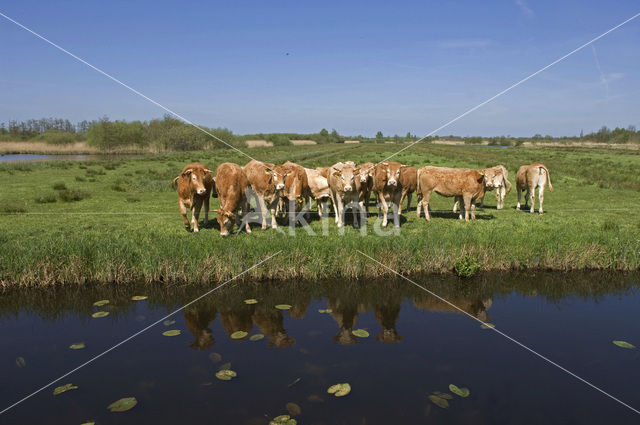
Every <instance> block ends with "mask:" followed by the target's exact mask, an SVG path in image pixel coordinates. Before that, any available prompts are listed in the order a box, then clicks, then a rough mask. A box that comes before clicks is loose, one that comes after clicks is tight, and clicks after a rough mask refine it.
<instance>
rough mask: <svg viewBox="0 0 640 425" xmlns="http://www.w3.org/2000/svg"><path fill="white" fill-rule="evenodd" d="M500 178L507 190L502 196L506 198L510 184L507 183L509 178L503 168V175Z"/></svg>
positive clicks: (509, 190)
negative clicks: (502, 178)
mask: <svg viewBox="0 0 640 425" xmlns="http://www.w3.org/2000/svg"><path fill="white" fill-rule="evenodd" d="M502 176H503V177H504V185H505V186H506V188H507V192H506V193H505V194H504V196H507V195H508V194H509V192H511V182H510V181H509V177H507V176H508V174H507V170H506V169H505V168H504V167H503V173H502Z"/></svg>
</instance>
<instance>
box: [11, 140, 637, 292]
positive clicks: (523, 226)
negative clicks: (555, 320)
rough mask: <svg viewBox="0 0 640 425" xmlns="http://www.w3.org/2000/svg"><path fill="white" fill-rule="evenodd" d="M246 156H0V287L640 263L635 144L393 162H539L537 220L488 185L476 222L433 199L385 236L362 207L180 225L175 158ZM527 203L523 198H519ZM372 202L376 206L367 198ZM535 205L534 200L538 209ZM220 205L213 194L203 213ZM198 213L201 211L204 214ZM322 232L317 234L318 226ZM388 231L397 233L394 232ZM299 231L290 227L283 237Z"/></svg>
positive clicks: (384, 148)
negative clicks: (362, 214)
mask: <svg viewBox="0 0 640 425" xmlns="http://www.w3.org/2000/svg"><path fill="white" fill-rule="evenodd" d="M398 149H399V147H398V145H380V144H378V145H373V144H370V145H341V144H330V145H316V146H295V147H280V146H276V147H273V148H255V149H251V150H250V151H249V154H251V155H252V156H253V157H255V158H256V159H259V160H264V161H269V162H275V163H280V162H284V161H286V160H292V161H294V162H297V163H299V164H301V165H304V166H307V167H316V166H323V165H331V164H333V163H335V162H337V161H340V160H353V161H356V162H366V161H374V162H376V161H379V160H382V159H384V158H385V157H387V156H388V155H390V154H392V153H393V152H395V151H397V150H398ZM196 160H197V161H200V162H203V163H205V164H206V165H207V166H208V167H209V168H211V169H215V167H217V165H219V164H220V163H221V162H224V161H231V162H236V163H239V164H241V165H243V164H245V163H246V162H248V161H249V159H248V158H246V157H244V156H242V155H241V154H239V153H237V152H234V151H232V150H227V149H216V150H209V151H196V152H175V153H165V154H155V155H151V154H149V155H142V156H122V157H120V158H117V159H108V160H97V159H96V160H87V161H48V162H32V163H3V164H0V178H2V181H3V184H2V186H0V284H1V285H2V286H4V287H14V286H40V285H54V284H65V285H76V284H82V283H112V282H114V283H122V284H124V283H140V282H163V283H166V284H172V283H194V284H195V283H201V284H208V283H212V282H221V281H224V280H226V279H229V278H231V277H233V276H235V275H236V274H238V273H240V272H241V271H243V270H244V269H246V268H247V267H249V266H251V265H253V264H255V263H257V262H258V261H260V260H261V259H263V258H265V257H267V256H269V255H271V254H273V253H275V252H277V251H280V250H281V251H282V252H281V253H280V254H279V255H277V256H276V257H274V258H272V259H271V260H269V261H268V262H266V263H264V264H263V265H261V266H259V267H257V268H255V269H253V270H251V271H250V272H249V273H247V274H246V275H245V276H244V277H243V278H244V279H248V280H274V279H320V278H322V279H327V278H334V279H335V278H337V279H365V278H374V277H376V278H377V277H388V276H390V275H391V272H389V271H388V270H386V269H385V268H383V267H381V266H379V265H376V264H375V263H374V262H372V261H371V260H369V259H367V258H366V257H364V256H363V255H362V254H360V253H358V251H357V250H361V251H363V252H364V253H366V254H367V255H370V256H372V257H374V258H376V259H378V260H379V261H381V262H382V263H384V264H386V265H387V266H389V267H391V268H393V269H395V270H398V271H399V272H401V273H407V274H422V273H438V274H450V273H455V274H457V275H459V276H469V275H473V274H476V273H482V272H488V271H501V270H521V271H522V270H524V271H527V270H554V271H572V270H595V269H597V270H622V271H631V270H637V269H638V268H639V266H640V219H639V217H638V214H637V211H638V208H640V197H639V196H638V195H639V191H640V174H638V172H637V170H638V169H640V152H639V151H637V150H625V149H617V150H610V149H601V148H580V147H566V146H565V147H562V146H558V147H535V146H532V147H522V146H521V147H509V148H501V147H487V146H445V145H435V144H419V145H416V146H414V147H412V148H410V149H408V150H406V151H404V152H402V153H400V154H399V155H397V156H396V157H395V158H394V160H398V161H401V162H402V163H404V164H408V165H413V166H416V167H420V166H423V165H441V166H451V167H470V168H483V167H488V166H493V165H496V164H499V163H502V164H504V165H505V166H506V167H507V169H508V170H509V178H510V180H511V182H512V183H515V172H516V170H517V168H518V167H519V166H520V165H523V164H528V163H533V162H543V163H545V164H546V165H547V167H548V168H549V170H550V173H551V179H552V182H553V186H554V189H555V190H554V191H553V192H549V191H548V190H547V191H546V193H545V205H544V206H545V214H544V215H542V216H540V215H538V214H530V213H528V212H524V211H522V212H520V211H516V210H515V204H516V190H515V184H514V188H513V190H512V191H511V193H510V194H509V195H508V196H507V198H506V206H505V209H504V210H496V209H495V202H496V201H495V196H494V194H493V192H489V193H487V196H486V201H485V207H484V209H480V210H479V211H478V214H477V215H478V219H477V220H476V221H475V222H469V223H466V222H464V221H460V220H458V219H457V215H454V214H452V213H451V207H452V205H453V200H452V199H451V198H442V197H440V196H438V195H434V196H433V197H432V203H431V207H432V209H433V210H434V217H433V219H432V221H431V222H430V223H427V222H426V221H425V219H424V218H421V219H418V218H416V216H415V203H416V200H415V196H414V199H413V201H412V206H411V210H410V211H404V212H403V219H402V220H401V223H402V225H401V228H400V230H399V232H397V233H395V234H389V235H388V236H380V235H379V234H377V233H376V232H375V231H374V229H375V228H376V226H378V227H379V221H378V219H377V217H376V215H375V214H374V211H375V208H374V207H373V205H372V206H371V207H370V213H371V215H370V217H369V218H368V222H367V227H366V234H362V233H361V231H360V230H357V229H354V228H353V227H352V226H350V225H347V226H346V228H345V229H344V232H338V230H337V228H336V225H335V224H334V222H333V218H331V219H330V220H329V222H328V224H327V223H326V222H324V223H323V221H322V220H319V219H318V218H317V216H315V215H314V216H313V217H312V218H311V220H310V229H311V231H313V233H314V234H310V232H309V231H308V229H305V228H302V227H296V228H295V229H294V230H291V229H290V228H289V227H288V226H287V225H286V222H285V221H283V222H282V227H281V231H279V230H274V229H268V230H266V231H262V230H261V229H260V226H259V225H254V226H253V233H252V234H246V233H244V232H241V233H238V234H234V235H232V236H230V237H227V238H222V237H221V236H220V235H219V232H218V229H217V228H216V227H217V223H216V221H215V213H213V212H212V213H211V214H210V217H209V220H210V221H209V224H208V225H207V226H201V231H200V233H197V234H195V233H187V232H186V231H185V230H184V227H183V225H182V219H181V216H180V214H179V211H178V205H177V194H176V192H175V189H174V188H173V187H172V185H171V181H172V179H173V178H174V177H175V176H177V175H178V174H179V172H180V170H181V169H182V167H183V165H185V164H186V163H188V162H191V161H196ZM523 202H524V201H523ZM372 204H373V202H372ZM536 207H537V204H536ZM215 208H217V199H212V210H213V209H215ZM202 218H203V215H201V217H200V219H201V222H202ZM323 229H324V231H323ZM385 231H386V232H389V233H392V232H391V229H390V228H389V229H386V230H385ZM292 233H295V234H292Z"/></svg>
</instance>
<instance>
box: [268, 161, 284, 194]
mask: <svg viewBox="0 0 640 425" xmlns="http://www.w3.org/2000/svg"><path fill="white" fill-rule="evenodd" d="M264 173H265V174H266V175H267V176H268V183H269V184H270V185H273V187H274V188H275V189H276V190H282V189H284V174H285V172H284V171H283V170H282V167H281V166H275V165H273V164H266V165H265V168H264Z"/></svg>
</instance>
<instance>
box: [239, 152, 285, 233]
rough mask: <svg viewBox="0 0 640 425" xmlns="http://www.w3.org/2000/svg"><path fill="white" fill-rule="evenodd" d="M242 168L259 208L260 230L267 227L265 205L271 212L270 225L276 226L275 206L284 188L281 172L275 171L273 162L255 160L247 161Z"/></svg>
mask: <svg viewBox="0 0 640 425" xmlns="http://www.w3.org/2000/svg"><path fill="white" fill-rule="evenodd" d="M243 169H244V173H245V175H246V176H247V180H248V181H249V184H250V185H251V189H252V190H253V192H254V194H255V197H256V199H257V204H258V207H259V208H260V215H261V218H262V230H265V229H266V228H267V207H268V209H269V211H270V212H271V227H273V228H274V229H275V228H277V227H278V223H277V222H276V207H277V205H278V201H279V199H280V197H281V194H282V192H283V190H284V177H283V173H282V172H280V173H279V172H277V171H276V166H275V165H274V164H266V163H264V162H260V161H256V160H251V161H249V162H248V163H247V164H246V165H245V166H244V167H243ZM265 201H266V204H265Z"/></svg>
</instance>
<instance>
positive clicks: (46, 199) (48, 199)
mask: <svg viewBox="0 0 640 425" xmlns="http://www.w3.org/2000/svg"><path fill="white" fill-rule="evenodd" d="M57 200H58V196H57V195H56V194H55V193H49V194H46V195H42V196H40V197H38V198H36V199H35V201H36V202H37V203H39V204H50V203H53V202H56V201H57Z"/></svg>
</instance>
